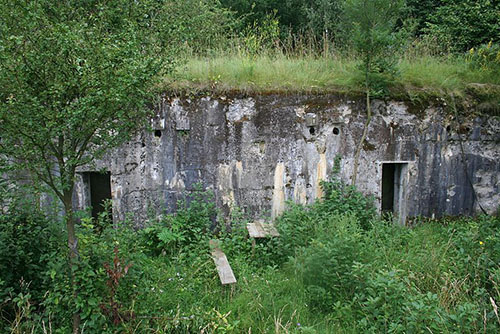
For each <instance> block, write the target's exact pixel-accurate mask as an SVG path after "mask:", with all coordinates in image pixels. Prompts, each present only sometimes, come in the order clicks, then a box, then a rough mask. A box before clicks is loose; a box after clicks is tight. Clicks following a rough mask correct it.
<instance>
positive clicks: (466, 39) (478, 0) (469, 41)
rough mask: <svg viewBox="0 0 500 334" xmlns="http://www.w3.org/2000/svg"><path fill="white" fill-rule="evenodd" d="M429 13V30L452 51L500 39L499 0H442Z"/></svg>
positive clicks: (464, 49)
mask: <svg viewBox="0 0 500 334" xmlns="http://www.w3.org/2000/svg"><path fill="white" fill-rule="evenodd" d="M441 2H442V5H441V6H439V7H437V8H436V10H435V11H434V13H433V14H431V15H430V16H429V21H428V24H427V25H428V27H427V29H426V31H427V33H428V34H430V35H433V36H436V37H437V38H438V39H439V41H441V42H442V43H443V44H445V45H446V46H449V47H450V49H451V50H452V51H456V52H463V51H466V50H468V49H470V48H472V47H475V46H478V45H481V44H485V43H488V42H490V41H493V42H498V41H500V2H499V1H491V0H442V1H441Z"/></svg>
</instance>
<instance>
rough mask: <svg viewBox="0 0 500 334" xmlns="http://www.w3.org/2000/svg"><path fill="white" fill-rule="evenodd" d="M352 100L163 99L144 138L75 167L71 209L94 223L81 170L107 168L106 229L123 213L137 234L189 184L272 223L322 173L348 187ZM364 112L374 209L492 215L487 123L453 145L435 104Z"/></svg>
mask: <svg viewBox="0 0 500 334" xmlns="http://www.w3.org/2000/svg"><path fill="white" fill-rule="evenodd" d="M363 103H364V100H359V99H357V98H353V97H349V96H339V95H333V94H324V95H308V94H291V95H283V94H262V95H255V96H241V95H237V94H236V95H231V94H230V95H225V96H218V97H213V96H203V97H197V98H194V99H187V98H178V97H165V98H164V99H163V100H162V102H161V103H160V104H159V105H158V109H157V110H156V111H155V112H156V116H155V117H154V119H153V120H152V121H151V122H152V123H151V130H153V131H151V130H149V129H148V130H144V131H138V132H137V134H135V135H134V136H133V137H132V138H131V139H130V141H129V142H127V143H125V144H124V145H122V146H120V147H118V148H116V149H114V150H112V151H110V152H109V154H108V155H106V156H105V157H104V158H103V159H100V160H98V161H96V162H95V165H94V166H92V167H91V166H85V167H84V168H91V169H85V170H82V172H89V173H88V174H86V175H83V174H85V173H80V174H79V177H78V178H77V183H76V185H75V193H76V195H77V196H76V198H75V203H74V205H75V208H77V209H86V208H88V207H90V206H92V207H94V210H93V216H96V215H98V212H99V211H98V210H99V208H100V205H99V204H100V203H101V199H98V198H97V196H98V195H97V194H92V195H91V189H92V188H94V190H95V187H96V186H95V185H92V184H91V183H93V182H91V181H92V180H90V179H91V178H94V179H97V178H99V175H98V174H92V173H96V172H95V171H96V170H107V171H109V172H110V173H111V175H109V173H108V174H107V178H108V180H105V181H99V182H101V183H104V184H106V186H105V187H106V188H107V194H106V195H105V196H102V197H103V198H110V193H111V194H112V200H113V218H114V219H115V220H116V221H119V220H123V219H126V218H127V214H128V213H133V220H134V223H135V224H136V225H137V226H142V225H143V224H144V222H146V221H147V219H148V217H149V216H150V214H151V212H155V213H158V214H163V213H165V212H172V211H174V210H175V208H176V202H177V200H178V199H180V198H182V196H183V193H189V192H194V191H196V189H195V188H194V185H195V184H197V183H202V184H203V187H204V188H205V189H207V190H210V191H213V193H214V197H215V198H214V199H215V201H216V203H217V205H218V206H219V207H221V208H224V212H227V213H231V209H230V208H235V207H239V208H241V209H242V210H243V211H244V213H245V214H248V215H249V216H251V217H253V218H257V217H258V218H260V217H262V216H263V215H270V216H271V217H273V218H274V217H276V216H278V215H279V214H280V213H281V212H283V210H284V208H285V207H286V201H294V202H296V203H299V204H310V203H312V202H314V200H315V199H317V198H320V197H321V196H322V195H323V193H322V190H321V187H320V184H321V181H322V180H327V179H328V177H329V175H331V174H332V173H333V171H334V170H335V173H337V174H336V176H337V177H339V178H340V179H341V180H342V181H343V182H349V181H350V177H351V173H352V166H353V163H354V155H355V148H356V144H357V143H359V139H360V138H359V137H360V135H361V133H362V132H361V131H362V129H363V126H364V124H365V122H366V116H365V109H364V105H363ZM373 110H374V115H373V119H372V121H371V123H370V126H369V130H368V135H367V143H368V144H366V145H364V146H363V148H362V150H361V155H360V163H359V170H358V182H357V187H358V189H359V190H360V191H362V192H363V193H365V194H373V195H374V196H375V198H376V200H375V205H376V206H377V207H378V209H379V210H380V211H381V212H390V213H391V214H392V215H394V216H395V217H397V220H398V221H399V222H400V223H405V222H406V220H408V219H411V218H413V217H417V216H427V217H441V216H453V215H460V214H473V213H475V212H477V211H478V210H477V209H478V205H477V204H475V203H477V202H481V205H482V206H483V207H484V208H485V210H486V211H487V212H490V213H494V212H496V210H497V208H498V203H499V201H500V192H499V183H498V180H500V178H499V175H500V164H499V162H500V150H499V146H498V143H499V142H500V133H499V132H498V126H497V125H496V124H497V123H492V121H491V120H490V119H489V118H485V117H479V116H478V117H476V118H474V119H472V120H470V122H471V125H470V126H471V135H470V136H469V137H468V138H466V139H465V140H464V141H463V143H462V144H461V142H460V141H458V140H457V138H458V137H457V135H456V134H450V133H448V132H447V131H446V127H447V125H448V124H449V123H450V116H449V115H448V114H447V113H446V112H445V110H443V107H442V106H441V105H440V104H438V103H437V104H429V105H428V106H423V107H422V109H418V110H417V108H416V106H414V105H409V104H408V103H407V102H402V101H385V102H384V101H379V100H375V101H373ZM417 111H418V113H416V112H417ZM155 131H159V132H161V138H159V137H158V135H159V134H160V133H159V132H158V133H157V134H156V136H155V133H154V132H155ZM461 146H463V149H462V147H461ZM462 150H463V151H465V153H466V158H467V159H466V160H467V161H468V163H466V164H464V162H463V160H464V159H463V158H462ZM337 157H341V160H340V162H339V164H338V168H337V167H335V165H336V162H335V161H336V159H337ZM334 167H335V168H334ZM465 168H467V173H468V175H470V180H468V178H466V177H465V176H464V175H465V174H464V173H465ZM82 176H85V178H86V180H85V181H84V180H83V177H82ZM110 176H111V187H109V177H110ZM106 181H108V182H106ZM94 182H98V181H94ZM84 183H85V184H84ZM470 183H472V185H473V187H471V184H470ZM109 188H111V191H109ZM474 189H475V190H474ZM91 197H94V200H93V201H91ZM474 199H475V200H474ZM96 204H97V205H96ZM96 209H97V210H96ZM101 212H102V211H101ZM407 218H408V219H407Z"/></svg>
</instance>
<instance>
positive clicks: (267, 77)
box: [165, 37, 500, 95]
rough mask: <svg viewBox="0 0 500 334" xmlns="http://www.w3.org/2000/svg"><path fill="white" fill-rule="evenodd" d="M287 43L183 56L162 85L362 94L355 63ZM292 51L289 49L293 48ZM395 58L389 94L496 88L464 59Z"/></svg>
mask: <svg viewBox="0 0 500 334" xmlns="http://www.w3.org/2000/svg"><path fill="white" fill-rule="evenodd" d="M293 38H294V37H290V40H289V41H288V42H286V43H283V44H280V43H277V45H274V44H273V45H270V46H267V47H262V48H261V49H259V50H258V51H256V52H250V51H248V50H247V49H246V48H245V46H244V43H243V42H242V41H241V40H238V41H236V42H234V41H233V42H232V43H233V44H231V46H230V47H229V48H225V49H218V50H215V51H213V52H211V53H210V56H206V55H205V56H197V55H196V54H194V53H188V54H186V55H185V57H184V62H183V63H182V65H180V66H179V67H178V68H177V69H176V70H175V72H174V73H172V74H170V75H169V76H168V77H167V78H166V79H165V87H166V88H167V89H174V90H176V89H206V90H215V91H228V90H239V91H246V92H268V91H283V92H315V91H319V92H328V91H358V90H362V88H363V87H362V77H361V74H360V72H359V69H358V64H359V59H357V57H356V56H355V55H352V54H351V53H350V52H349V51H348V50H347V51H346V50H339V49H335V48H334V45H333V44H332V43H328V44H325V45H328V46H327V47H324V49H320V48H317V47H316V46H317V43H318V42H317V41H312V42H311V41H308V40H307V39H304V40H302V39H298V40H293ZM292 45H293V46H292ZM420 48H422V49H424V50H421V51H415V50H413V49H412V50H407V51H406V53H403V54H400V56H399V60H398V63H397V66H396V69H397V74H396V75H395V77H394V78H393V81H392V86H391V87H390V90H392V92H400V91H401V89H403V90H404V91H405V92H408V93H418V92H422V91H427V92H428V93H432V94H435V95H439V94H443V93H446V92H453V93H454V94H457V95H464V94H465V90H466V87H467V85H469V84H471V83H479V84H488V85H500V75H498V73H495V72H494V71H489V70H484V69H481V68H477V67H473V66H471V64H470V62H469V61H468V60H467V57H466V56H465V55H464V56H460V55H454V56H452V55H439V54H436V52H434V51H433V52H431V51H429V50H427V49H425V48H424V47H422V46H420Z"/></svg>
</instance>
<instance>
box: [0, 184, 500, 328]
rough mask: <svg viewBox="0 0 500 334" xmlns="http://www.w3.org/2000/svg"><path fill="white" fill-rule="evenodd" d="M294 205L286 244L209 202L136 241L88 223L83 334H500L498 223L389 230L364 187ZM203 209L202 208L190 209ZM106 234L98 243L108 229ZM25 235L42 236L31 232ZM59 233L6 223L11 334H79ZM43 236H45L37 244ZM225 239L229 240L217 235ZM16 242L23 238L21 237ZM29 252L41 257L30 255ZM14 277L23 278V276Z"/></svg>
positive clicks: (203, 197)
mask: <svg viewBox="0 0 500 334" xmlns="http://www.w3.org/2000/svg"><path fill="white" fill-rule="evenodd" d="M323 187H324V191H325V197H324V199H323V200H322V201H318V202H317V203H315V204H313V205H310V206H299V205H295V204H291V203H290V204H289V208H288V209H287V210H286V211H285V212H284V214H283V215H282V216H281V217H280V218H279V219H278V220H277V222H276V224H277V228H278V230H279V232H280V234H281V236H280V237H279V238H272V239H266V240H261V241H258V242H257V244H256V245H254V246H252V241H251V240H250V239H249V238H248V236H247V232H246V229H245V224H246V222H247V221H246V219H245V217H244V216H243V215H240V214H237V212H235V214H234V215H233V221H231V223H232V225H231V231H230V232H229V231H226V230H225V229H224V228H222V229H215V230H214V229H213V227H214V219H216V220H218V226H219V227H221V226H227V225H226V224H225V223H224V222H223V221H221V220H220V219H221V217H220V216H219V215H218V212H217V209H216V207H215V206H214V203H213V201H212V198H211V195H210V193H207V192H205V191H202V190H200V189H198V190H196V191H194V192H193V193H192V194H191V195H189V196H188V197H190V198H186V199H187V201H186V202H185V203H181V204H180V209H179V211H178V212H177V213H176V214H171V215H165V216H163V217H159V218H152V219H151V220H150V221H149V223H148V224H149V227H147V228H145V229H143V230H140V231H134V230H133V229H132V228H131V227H130V226H128V223H127V222H121V223H120V224H119V225H118V226H119V227H118V228H112V227H111V226H112V224H111V222H109V221H106V219H107V215H104V214H103V215H102V217H101V218H100V220H101V221H99V222H96V221H93V220H92V219H89V218H83V219H82V223H81V224H80V225H79V227H78V230H77V234H78V238H79V240H80V243H81V244H80V256H81V260H80V262H79V267H78V270H77V271H76V272H77V277H76V279H77V280H78V282H79V286H80V287H81V288H80V291H79V299H78V300H77V303H76V305H78V307H79V310H80V312H81V315H82V332H84V333H248V332H251V333H360V332H372V333H385V332H391V333H403V332H405V333H417V332H421V331H424V332H425V331H431V332H438V333H457V332H459V333H479V332H481V333H482V332H486V333H493V332H497V331H498V330H499V329H500V319H499V318H498V313H497V309H496V306H497V303H498V302H499V301H500V290H499V289H500V267H499V260H500V247H499V245H500V233H499V231H500V230H499V227H500V220H499V218H498V217H487V216H481V217H477V218H460V219H443V220H440V221H424V220H422V221H417V222H415V225H414V226H413V227H411V228H408V227H403V226H399V225H397V224H394V223H392V222H388V221H383V220H380V219H379V218H378V217H377V215H376V214H375V210H374V208H373V204H372V199H370V198H365V197H364V196H363V195H361V194H360V193H359V192H357V191H356V190H355V188H354V187H352V186H349V185H345V184H342V183H341V182H339V181H336V180H332V181H329V182H324V183H323ZM188 202H189V203H190V204H189V205H188V204H187V203H188ZM97 224H100V225H101V226H107V227H106V228H105V229H104V230H102V231H98V230H97V228H96V226H97ZM26 228H29V229H30V231H31V232H30V233H22V232H23V231H25V229H26ZM58 230H59V231H60V229H59V225H58V224H53V223H51V222H50V221H47V220H46V218H42V217H41V216H40V213H32V214H30V215H28V216H26V217H23V216H20V215H19V214H14V213H12V214H9V215H5V216H3V217H2V224H0V239H1V240H2V245H3V246H2V247H4V248H5V249H6V251H2V252H1V253H0V254H1V258H0V263H1V264H2V277H1V285H0V287H1V291H0V293H1V296H2V304H1V309H0V310H1V315H2V320H1V328H2V331H3V332H6V333H31V332H35V333H38V332H40V333H67V332H69V331H70V330H71V327H70V323H69V322H68V321H67V319H68V317H70V316H71V314H72V312H71V307H72V306H71V305H73V301H72V295H71V293H68V284H69V282H68V280H69V275H68V273H67V270H66V269H65V268H66V267H65V256H66V254H65V251H64V248H63V247H60V244H62V243H64V238H63V237H62V236H61V235H60V234H59V233H57V232H56V231H58ZM34 231H38V232H37V233H34ZM213 231H218V232H213ZM13 234H15V237H13ZM212 238H218V239H219V240H220V241H221V245H222V248H223V250H224V252H225V253H226V255H227V256H228V258H229V261H230V263H231V266H232V268H233V270H234V272H235V275H236V276H237V279H238V283H237V284H236V285H235V286H234V287H233V288H228V287H227V288H224V287H222V286H221V285H220V282H219V278H218V276H217V273H216V270H215V268H214V264H213V261H212V259H211V258H210V255H209V254H210V247H209V245H208V241H209V240H210V239H212ZM27 243H30V244H32V245H36V246H37V247H34V248H30V249H31V253H30V254H26V253H25V251H26V250H25V249H26V247H25V246H24V245H26V244H27ZM11 273H14V275H10V274H11Z"/></svg>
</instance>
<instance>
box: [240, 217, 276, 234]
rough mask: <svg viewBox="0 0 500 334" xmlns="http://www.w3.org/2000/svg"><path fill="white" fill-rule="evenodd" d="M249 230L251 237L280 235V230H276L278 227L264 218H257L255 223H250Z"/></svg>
mask: <svg viewBox="0 0 500 334" xmlns="http://www.w3.org/2000/svg"><path fill="white" fill-rule="evenodd" d="M247 230H248V234H249V235H250V237H251V238H267V237H279V236H280V234H279V232H278V230H276V227H274V225H272V224H267V223H265V222H264V221H263V220H256V221H255V222H253V223H248V224H247Z"/></svg>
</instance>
